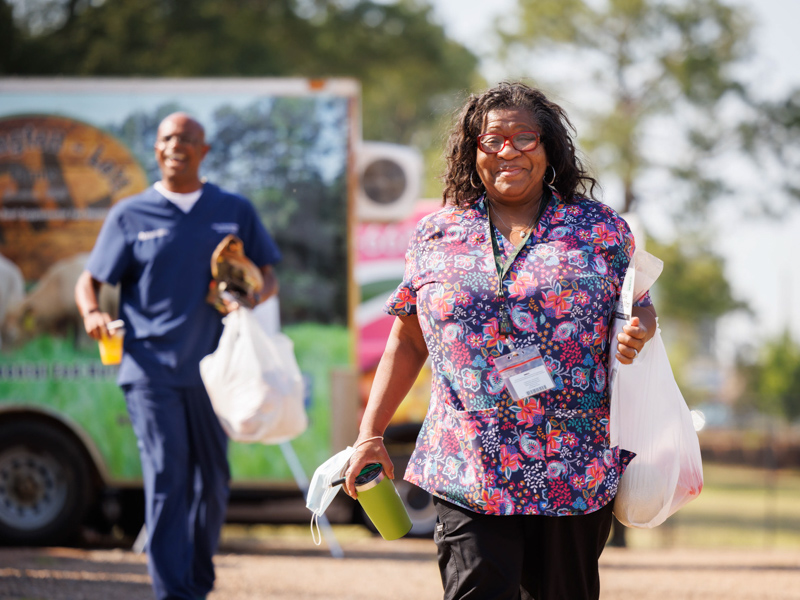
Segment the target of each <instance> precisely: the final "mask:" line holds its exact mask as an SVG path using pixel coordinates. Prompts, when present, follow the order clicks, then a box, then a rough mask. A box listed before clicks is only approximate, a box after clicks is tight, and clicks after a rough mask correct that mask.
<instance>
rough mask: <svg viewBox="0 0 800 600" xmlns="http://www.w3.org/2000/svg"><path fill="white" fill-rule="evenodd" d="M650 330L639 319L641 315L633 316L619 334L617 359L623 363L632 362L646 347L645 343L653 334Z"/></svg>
mask: <svg viewBox="0 0 800 600" xmlns="http://www.w3.org/2000/svg"><path fill="white" fill-rule="evenodd" d="M648 333H650V331H649V330H648V329H647V327H645V326H644V324H643V323H641V321H640V320H639V317H633V318H631V320H630V322H629V323H627V324H626V325H625V326H624V327H623V328H622V333H620V334H618V335H617V360H619V362H621V363H622V364H623V365H629V364H631V363H632V362H633V361H634V360H635V359H636V357H637V356H638V355H639V352H641V351H642V348H644V345H645V343H646V342H647V340H648V339H650V338H651V337H652V336H649V335H648Z"/></svg>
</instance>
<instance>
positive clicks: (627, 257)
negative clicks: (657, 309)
mask: <svg viewBox="0 0 800 600" xmlns="http://www.w3.org/2000/svg"><path fill="white" fill-rule="evenodd" d="M616 223H617V224H616V227H617V230H618V231H619V233H620V236H621V243H620V247H621V249H622V255H623V256H622V257H620V258H623V260H624V270H626V269H627V268H628V265H630V263H631V260H632V259H633V255H634V254H635V253H636V239H635V238H634V237H633V233H632V232H631V229H630V226H629V225H628V223H627V221H625V219H623V218H622V217H620V216H619V215H617V216H616ZM624 270H623V274H624ZM633 305H634V306H642V307H644V306H652V305H653V301H652V300H651V298H650V292H649V291H648V292H645V294H644V295H643V296H642V297H641V298H639V299H638V300H637V301H636V302H634V303H633Z"/></svg>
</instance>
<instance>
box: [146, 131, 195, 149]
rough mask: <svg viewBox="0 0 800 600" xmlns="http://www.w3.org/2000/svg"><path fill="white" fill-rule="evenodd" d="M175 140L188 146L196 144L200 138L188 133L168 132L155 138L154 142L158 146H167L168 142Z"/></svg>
mask: <svg viewBox="0 0 800 600" xmlns="http://www.w3.org/2000/svg"><path fill="white" fill-rule="evenodd" d="M172 141H175V142H177V143H178V144H186V145H188V146H196V145H198V144H200V139H199V138H196V137H193V136H188V135H180V134H177V133H176V134H170V135H165V136H162V137H160V138H158V139H157V140H156V144H157V145H159V146H167V145H168V144H169V143H170V142H172Z"/></svg>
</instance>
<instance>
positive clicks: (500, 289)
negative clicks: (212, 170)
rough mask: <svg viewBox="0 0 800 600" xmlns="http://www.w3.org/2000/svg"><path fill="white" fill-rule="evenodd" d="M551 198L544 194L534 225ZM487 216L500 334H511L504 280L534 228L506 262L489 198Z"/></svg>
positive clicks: (534, 225)
mask: <svg viewBox="0 0 800 600" xmlns="http://www.w3.org/2000/svg"><path fill="white" fill-rule="evenodd" d="M548 201H549V198H547V199H546V198H545V197H544V195H543V196H542V199H541V200H540V204H541V207H540V208H539V214H538V215H536V220H535V221H534V224H533V227H536V225H538V223H539V219H541V218H542V214H543V213H544V211H545V208H547V204H548ZM486 218H487V219H488V221H489V235H490V236H491V238H492V254H493V255H494V266H495V268H496V269H497V295H498V296H499V297H500V301H501V305H500V335H505V336H508V335H511V333H512V332H513V329H512V327H511V317H510V315H509V312H508V302H507V301H506V291H505V287H504V286H503V280H504V279H505V276H506V274H507V273H508V272H509V270H511V265H513V264H514V261H515V260H516V259H517V256H519V253H520V252H521V251H522V248H524V247H525V244H527V243H528V240H530V239H531V236H532V235H533V230H531V231H530V232H529V233H528V235H526V236H525V238H524V239H523V240H522V241H521V242H520V243H519V244H517V246H516V247H515V248H514V250H513V251H512V252H511V253H510V254H509V255H508V258H506V260H505V262H503V257H502V256H501V255H500V245H499V243H498V241H497V236H496V235H495V233H494V226H493V225H492V215H491V211H490V210H489V200H488V198H487V199H486Z"/></svg>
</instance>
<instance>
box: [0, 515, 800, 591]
mask: <svg viewBox="0 0 800 600" xmlns="http://www.w3.org/2000/svg"><path fill="white" fill-rule="evenodd" d="M306 531H307V530H306ZM337 539H339V542H340V543H341V547H342V549H343V551H344V554H345V556H344V558H340V559H335V558H332V557H331V554H330V552H329V551H328V550H327V549H326V547H325V545H323V546H321V547H316V546H314V545H313V544H312V543H311V541H310V536H305V535H303V534H302V533H300V532H296V533H294V534H292V535H288V536H286V535H274V536H273V535H269V534H268V535H263V534H262V535H259V536H256V537H253V536H249V535H245V536H241V535H235V534H233V535H231V534H227V535H226V538H225V541H224V543H223V547H222V548H221V551H220V553H219V555H218V556H217V558H216V564H217V589H216V590H215V591H214V593H212V594H211V595H210V596H209V600H262V599H264V600H266V599H269V600H400V599H403V600H405V599H406V598H414V599H419V600H427V599H431V600H434V599H436V598H441V583H440V580H439V572H438V569H437V567H436V559H435V549H434V546H433V542H431V541H428V540H415V539H403V540H398V541H395V542H385V541H383V540H381V539H379V538H377V539H376V538H371V537H365V536H363V535H357V536H349V535H348V534H347V532H345V533H344V534H343V535H342V536H341V538H339V534H337ZM601 563H602V573H601V577H602V582H603V592H602V595H601V598H602V600H692V599H698V600H699V599H702V600H723V599H724V600H762V599H763V600H784V599H790V598H791V599H800V549H798V550H797V551H777V550H776V551H764V550H758V551H747V550H638V551H636V550H624V549H618V548H608V549H607V550H606V552H605V553H604V555H603V558H602V561H601ZM0 598H2V599H4V600H150V599H151V595H150V587H149V578H148V575H147V567H146V563H145V558H144V556H141V555H136V554H134V553H132V552H130V551H128V550H123V549H95V550H86V549H70V548H41V549H18V548H0Z"/></svg>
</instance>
